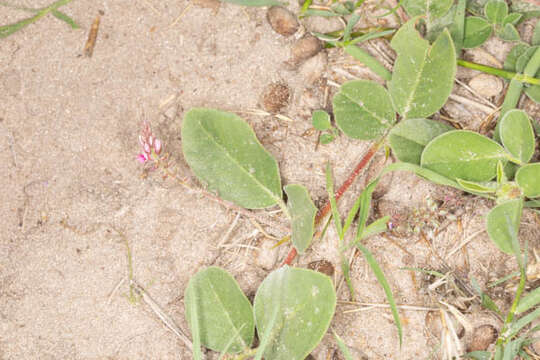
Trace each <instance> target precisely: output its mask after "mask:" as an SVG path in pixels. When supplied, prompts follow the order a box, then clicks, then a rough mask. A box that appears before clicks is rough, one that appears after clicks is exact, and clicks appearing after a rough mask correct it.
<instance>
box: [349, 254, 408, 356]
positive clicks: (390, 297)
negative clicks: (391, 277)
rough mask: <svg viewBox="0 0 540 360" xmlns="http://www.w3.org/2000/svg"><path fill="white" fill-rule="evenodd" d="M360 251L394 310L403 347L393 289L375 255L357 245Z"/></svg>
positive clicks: (391, 308)
mask: <svg viewBox="0 0 540 360" xmlns="http://www.w3.org/2000/svg"><path fill="white" fill-rule="evenodd" d="M356 246H357V247H358V249H360V251H362V253H363V254H364V257H365V258H366V261H367V263H368V264H369V266H370V267H371V270H373V273H374V274H375V277H376V278H377V281H378V282H379V284H381V286H382V287H383V289H384V293H385V294H386V299H387V300H388V304H389V305H390V310H392V316H393V317H394V323H395V324H396V327H397V330H398V334H399V345H400V346H401V344H402V342H403V330H402V328H401V320H400V318H399V313H398V309H397V305H396V302H395V300H394V296H393V295H392V289H390V285H389V284H388V281H387V280H386V277H385V276H384V273H383V272H382V270H381V268H380V267H379V264H378V263H377V260H375V258H374V257H373V255H372V254H371V253H370V252H369V250H368V249H367V248H366V247H364V246H363V245H362V244H360V243H358V244H356Z"/></svg>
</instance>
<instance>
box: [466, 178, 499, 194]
mask: <svg viewBox="0 0 540 360" xmlns="http://www.w3.org/2000/svg"><path fill="white" fill-rule="evenodd" d="M456 181H457V182H458V184H459V185H461V187H463V188H464V189H465V190H467V191H468V192H470V193H473V194H492V193H494V192H495V191H496V190H497V189H496V188H495V183H494V182H487V183H477V182H474V181H466V180H462V179H456Z"/></svg>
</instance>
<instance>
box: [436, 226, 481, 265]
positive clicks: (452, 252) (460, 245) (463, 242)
mask: <svg viewBox="0 0 540 360" xmlns="http://www.w3.org/2000/svg"><path fill="white" fill-rule="evenodd" d="M484 231H486V229H482V230H478V231H477V232H475V233H473V234H471V235H470V236H469V237H467V238H466V239H465V240H463V241H462V242H461V243H460V244H459V245H458V246H456V247H455V248H453V249H452V250H450V252H449V253H448V254H446V256H445V258H446V259H448V258H450V256H452V255H454V254H455V253H456V252H458V251H459V249H461V248H462V247H463V246H465V245H467V244H468V243H470V242H471V241H472V240H473V239H474V238H475V237H477V236H478V235H480V234H481V233H483V232H484Z"/></svg>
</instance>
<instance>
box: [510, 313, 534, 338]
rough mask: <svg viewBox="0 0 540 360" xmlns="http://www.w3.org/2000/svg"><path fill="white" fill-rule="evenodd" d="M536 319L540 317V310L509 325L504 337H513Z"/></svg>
mask: <svg viewBox="0 0 540 360" xmlns="http://www.w3.org/2000/svg"><path fill="white" fill-rule="evenodd" d="M538 317H540V308H538V309H536V310H535V311H533V312H531V313H528V314H527V315H525V316H523V317H521V318H519V319H518V320H516V321H515V322H514V323H513V324H512V325H510V327H509V328H508V330H507V332H506V334H505V335H506V336H507V338H511V337H513V336H514V335H516V334H517V333H518V332H519V331H520V330H521V329H523V328H524V327H525V326H527V325H528V324H529V323H531V322H532V321H533V320H536V319H537V318H538Z"/></svg>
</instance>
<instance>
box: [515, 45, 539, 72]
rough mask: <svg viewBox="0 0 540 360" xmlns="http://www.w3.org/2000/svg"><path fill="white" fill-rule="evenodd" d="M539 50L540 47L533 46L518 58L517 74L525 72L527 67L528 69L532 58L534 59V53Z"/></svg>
mask: <svg viewBox="0 0 540 360" xmlns="http://www.w3.org/2000/svg"><path fill="white" fill-rule="evenodd" d="M538 48H540V46H531V47H529V48H527V50H525V51H524V52H523V54H521V55H520V56H519V57H518V58H517V60H516V72H520V73H522V72H523V71H525V67H527V64H528V63H529V61H530V60H531V58H532V57H533V55H534V53H535V52H536V50H537V49H538Z"/></svg>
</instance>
